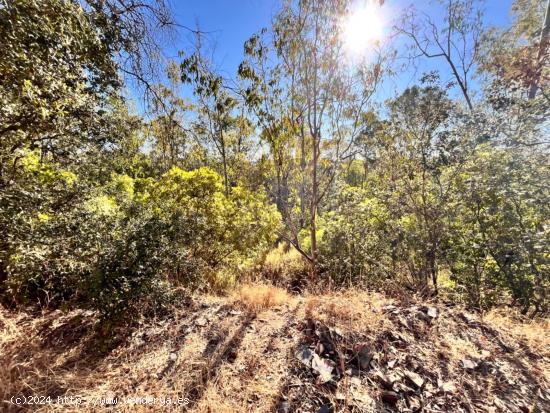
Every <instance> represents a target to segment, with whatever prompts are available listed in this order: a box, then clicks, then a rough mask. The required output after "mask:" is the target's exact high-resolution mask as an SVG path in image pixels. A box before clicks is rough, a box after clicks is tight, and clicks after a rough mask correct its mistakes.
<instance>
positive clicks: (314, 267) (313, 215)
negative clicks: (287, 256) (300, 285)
mask: <svg viewBox="0 0 550 413" xmlns="http://www.w3.org/2000/svg"><path fill="white" fill-rule="evenodd" d="M312 149H313V170H312V181H313V182H312V188H311V208H310V213H311V262H310V278H311V280H312V281H314V280H316V279H317V226H316V221H317V196H318V192H319V183H318V182H317V163H318V154H319V148H318V140H317V136H313V137H312Z"/></svg>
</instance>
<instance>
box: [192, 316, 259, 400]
mask: <svg viewBox="0 0 550 413" xmlns="http://www.w3.org/2000/svg"><path fill="white" fill-rule="evenodd" d="M255 318H256V314H255V313H247V314H246V315H245V316H244V317H242V319H241V324H240V325H239V327H238V328H237V329H236V331H235V332H234V333H233V334H232V335H231V337H230V338H229V339H227V340H226V339H225V338H226V337H227V335H228V333H229V331H228V330H227V329H223V330H217V329H216V326H213V327H212V329H211V330H210V332H209V335H210V336H211V337H210V339H209V340H208V343H207V345H206V348H205V349H204V351H203V353H202V357H203V359H206V360H207V363H206V365H205V366H204V367H202V368H201V369H200V370H199V372H198V374H197V375H196V377H195V378H194V380H193V381H192V382H191V384H190V386H189V388H190V390H189V392H188V393H187V395H186V397H187V398H188V399H189V404H187V405H186V406H185V408H184V410H189V409H191V408H193V407H194V406H196V405H197V404H198V402H199V401H200V400H201V399H202V397H203V395H204V392H205V391H206V388H207V386H208V384H209V383H210V382H211V381H212V380H213V379H215V378H216V377H217V375H218V374H219V372H220V369H221V367H222V365H223V363H224V362H226V361H229V362H231V360H232V359H234V357H235V354H236V353H237V351H238V349H239V348H240V346H241V343H242V341H243V338H244V336H245V334H246V330H247V329H248V327H249V326H250V325H251V323H252V321H254V319H255Z"/></svg>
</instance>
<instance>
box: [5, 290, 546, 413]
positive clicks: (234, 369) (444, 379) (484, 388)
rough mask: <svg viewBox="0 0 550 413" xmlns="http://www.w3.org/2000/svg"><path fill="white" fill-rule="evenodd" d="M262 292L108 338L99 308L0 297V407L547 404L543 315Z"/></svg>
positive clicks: (283, 408) (206, 302) (439, 408)
mask: <svg viewBox="0 0 550 413" xmlns="http://www.w3.org/2000/svg"><path fill="white" fill-rule="evenodd" d="M255 291H256V290H254V289H249V290H248V292H246V291H245V292H244V293H243V292H241V294H236V295H233V296H230V297H212V296H198V297H194V298H192V299H190V300H189V301H188V302H186V303H185V304H181V306H179V307H178V308H177V309H174V311H173V312H171V313H170V315H168V316H164V317H157V318H156V319H153V320H146V321H144V322H142V323H141V324H138V325H135V326H132V327H131V328H130V327H126V328H125V327H122V328H120V331H119V334H118V335H117V336H116V337H115V338H113V340H112V341H111V343H110V344H109V346H108V347H105V346H104V345H101V344H100V343H99V341H98V339H97V333H96V331H97V328H96V326H97V317H96V315H94V313H92V312H86V311H71V312H65V313H63V312H61V311H59V310H56V311H51V312H45V313H42V314H38V315H37V314H31V313H25V312H17V313H12V312H8V311H7V310H5V309H0V331H1V335H0V397H1V402H0V411H2V412H12V411H13V412H15V411H44V412H50V411H94V412H95V411H123V412H126V411H127V412H134V411H192V412H213V413H218V412H222V413H223V412H238V413H241V412H288V413H293V412H311V413H328V412H341V411H346V412H386V411H387V412H395V411H399V412H416V411H423V412H550V385H549V384H550V337H549V329H548V327H549V325H548V322H547V321H546V322H531V323H528V324H525V323H518V322H515V321H513V320H512V319H511V318H510V317H508V316H504V315H499V314H498V313H493V314H490V315H486V316H484V317H480V316H479V315H476V314H473V313H469V312H467V311H465V310H464V309H462V308H460V307H457V306H448V305H445V304H442V303H430V302H428V303H427V302H421V301H416V302H415V301H410V300H406V301H396V300H391V299H388V298H385V297H384V296H382V295H378V294H372V293H364V292H354V291H349V292H343V293H332V294H328V295H323V296H289V295H286V294H285V293H284V292H280V291H279V292H277V291H275V293H273V291H271V290H270V288H265V289H264V290H261V291H260V292H255ZM266 295H267V296H266ZM12 396H19V400H16V399H12ZM23 396H25V397H26V398H23ZM31 396H34V397H31ZM48 396H49V398H48ZM14 401H15V402H17V401H19V405H16V404H13V402H14ZM30 402H32V403H33V404H30ZM167 403H168V404H167Z"/></svg>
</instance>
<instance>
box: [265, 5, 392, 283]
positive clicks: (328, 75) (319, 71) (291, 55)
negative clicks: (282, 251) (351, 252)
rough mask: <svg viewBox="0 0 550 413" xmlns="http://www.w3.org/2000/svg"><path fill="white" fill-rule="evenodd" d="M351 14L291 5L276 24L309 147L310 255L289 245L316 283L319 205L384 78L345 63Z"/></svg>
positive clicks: (298, 129)
mask: <svg viewBox="0 0 550 413" xmlns="http://www.w3.org/2000/svg"><path fill="white" fill-rule="evenodd" d="M348 12H349V10H348V4H347V2H326V1H315V0H302V1H297V2H287V3H286V4H285V5H284V6H283V7H282V9H281V10H280V12H279V13H278V15H277V16H276V18H275V21H274V24H273V45H274V49H275V56H276V57H277V59H278V61H279V64H280V69H279V70H281V73H282V74H283V76H284V77H285V79H286V80H285V83H284V85H285V87H286V88H287V89H288V90H289V93H290V94H291V97H292V99H291V101H292V102H293V105H294V106H293V108H292V111H291V114H292V116H291V118H290V119H291V121H292V123H293V125H294V131H295V133H298V134H299V136H300V141H301V143H302V145H304V146H305V145H306V144H307V146H309V148H308V152H309V155H308V158H309V159H310V161H309V170H310V176H309V183H308V186H309V187H308V188H306V190H307V193H308V195H309V199H308V204H309V205H308V213H309V216H308V221H309V222H308V223H309V232H310V237H309V244H310V246H309V251H305V250H304V249H303V248H301V246H300V245H299V242H298V240H297V239H294V240H291V241H292V243H293V244H294V246H295V247H296V248H297V249H298V250H299V251H301V252H302V254H303V255H304V256H305V257H306V258H307V259H308V260H309V262H310V274H311V278H312V279H315V278H316V277H317V273H318V268H317V263H318V246H317V244H318V240H317V232H318V228H317V216H318V211H319V207H320V204H321V202H322V201H323V199H324V197H325V196H326V195H327V193H329V191H330V189H331V187H332V184H333V182H334V178H335V176H336V173H337V170H338V168H337V163H338V162H339V161H341V160H342V159H344V158H345V157H347V156H350V154H351V153H352V148H353V142H354V140H355V139H356V138H357V136H358V135H359V133H360V129H361V122H362V115H363V112H364V111H365V109H366V106H367V104H368V102H369V99H370V97H371V96H372V92H373V88H374V87H375V86H376V84H377V82H378V80H379V78H380V75H381V70H380V66H379V65H377V64H373V65H371V66H366V65H358V66H353V65H351V64H350V62H349V60H348V59H347V57H346V55H345V51H344V41H343V37H342V31H343V27H342V21H343V19H344V17H345V16H346V14H347V13H348ZM304 152H305V151H304ZM304 158H305V157H304ZM304 158H302V159H304Z"/></svg>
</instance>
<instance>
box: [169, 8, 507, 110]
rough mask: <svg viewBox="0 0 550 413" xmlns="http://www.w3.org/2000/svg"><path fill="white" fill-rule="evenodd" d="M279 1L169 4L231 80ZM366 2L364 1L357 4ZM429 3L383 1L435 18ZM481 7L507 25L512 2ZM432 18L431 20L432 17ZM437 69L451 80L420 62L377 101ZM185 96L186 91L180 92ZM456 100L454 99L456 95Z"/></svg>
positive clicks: (186, 43)
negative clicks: (201, 37) (197, 30)
mask: <svg viewBox="0 0 550 413" xmlns="http://www.w3.org/2000/svg"><path fill="white" fill-rule="evenodd" d="M281 1H282V0H169V2H170V3H171V5H172V7H173V10H174V11H175V18H176V20H177V22H178V23H179V24H182V25H185V26H187V27H191V28H196V27H199V28H200V29H201V30H202V31H205V32H208V36H207V38H208V39H207V42H208V43H209V44H210V45H215V49H214V52H213V53H214V54H213V58H214V62H215V64H216V70H217V71H218V72H219V73H220V74H222V75H223V76H224V77H226V78H234V77H235V74H236V70H237V67H238V65H239V63H240V62H241V61H242V58H243V43H244V42H245V41H246V40H247V39H248V38H250V36H251V35H252V34H254V33H256V32H258V31H259V30H260V29H261V28H263V27H270V25H271V21H272V18H273V16H274V15H275V14H276V12H277V9H278V7H279V5H280V3H281ZM357 1H367V0H357ZM433 3H434V1H433V0H416V1H414V0H386V3H385V4H384V6H383V7H384V10H386V13H390V14H391V15H392V16H393V15H398V14H399V13H400V12H401V11H402V10H403V9H404V8H406V7H407V6H409V5H411V4H414V5H415V7H416V8H417V9H418V10H421V11H423V12H425V13H427V14H435V13H436V10H437V9H436V7H434V5H433ZM482 3H483V5H484V6H483V7H484V11H485V21H486V25H494V26H506V25H508V24H509V23H510V22H511V16H510V8H511V5H512V0H486V1H484V2H482ZM434 17H435V16H434ZM191 46H192V36H191V35H190V33H189V32H186V31H185V30H182V31H181V36H180V38H179V39H177V41H176V42H175V43H173V44H166V45H165V47H164V52H165V54H166V56H167V57H171V58H175V59H176V61H179V59H178V58H177V52H178V50H182V49H183V50H185V49H187V50H189V48H190V47H191ZM434 69H439V70H441V73H442V80H443V81H448V80H451V76H450V74H449V73H448V70H447V67H446V65H445V62H444V61H443V60H430V61H424V62H423V63H422V64H421V66H420V67H419V68H418V69H417V70H416V71H412V70H411V71H409V72H404V73H400V74H399V76H396V77H395V78H394V79H392V80H391V81H389V82H386V83H385V84H384V85H383V87H382V88H381V90H379V91H378V92H377V93H378V95H379V96H378V98H379V99H378V100H379V101H382V100H384V99H385V98H387V97H389V96H392V95H394V94H395V92H396V91H398V90H402V89H404V88H406V87H407V86H410V85H412V84H414V83H415V82H416V81H417V80H418V78H419V77H420V75H421V74H422V73H423V72H426V71H430V70H434ZM184 95H188V91H187V92H184ZM457 96H458V95H457Z"/></svg>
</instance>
